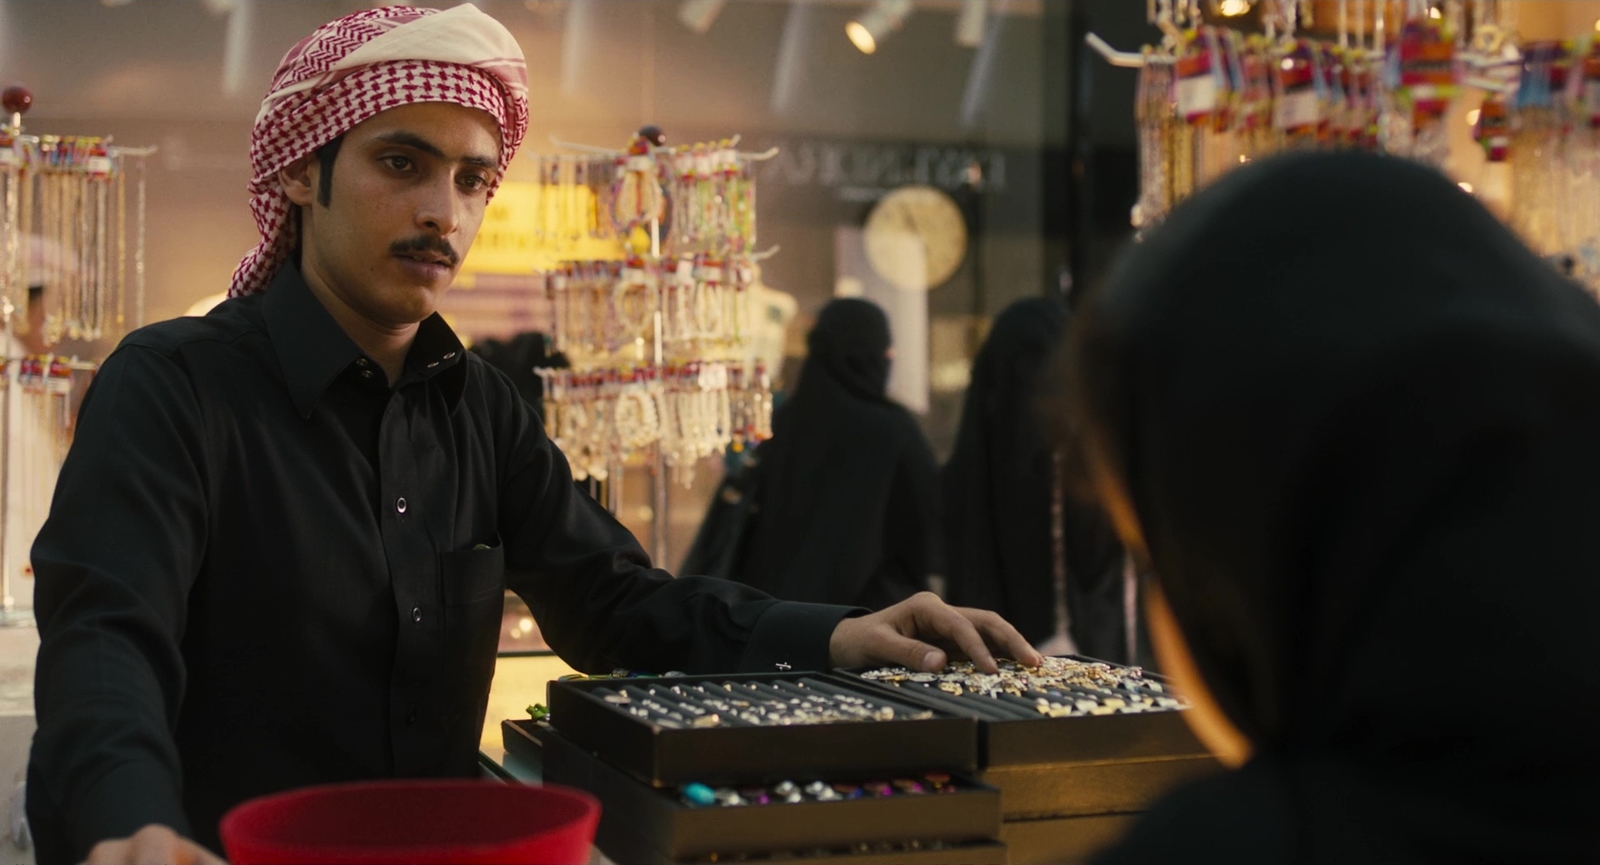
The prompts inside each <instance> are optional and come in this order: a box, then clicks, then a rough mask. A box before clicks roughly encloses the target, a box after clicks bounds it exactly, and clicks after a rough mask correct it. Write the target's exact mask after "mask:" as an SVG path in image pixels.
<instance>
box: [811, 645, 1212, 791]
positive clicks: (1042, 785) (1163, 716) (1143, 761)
mask: <svg viewBox="0 0 1600 865" xmlns="http://www.w3.org/2000/svg"><path fill="white" fill-rule="evenodd" d="M1063 657H1068V658H1072V659H1075V660H1079V661H1089V662H1093V661H1096V659H1094V658H1087V657H1084V656H1081V655H1066V656H1063ZM1112 666H1119V665H1115V664H1113V665H1112ZM835 674H836V675H838V676H840V677H841V678H851V679H854V680H855V681H857V682H859V683H860V684H862V685H863V686H866V687H871V688H876V689H881V690H883V691H886V692H888V693H890V694H894V695H897V696H899V698H900V699H901V700H902V701H903V702H915V703H919V704H921V705H926V706H929V707H937V708H939V709H941V710H943V711H948V712H957V711H960V709H961V707H960V703H961V702H963V701H964V700H965V699H968V698H965V697H952V696H949V695H947V694H945V693H943V692H939V693H937V694H935V695H925V694H924V693H922V691H923V690H924V689H922V688H920V687H919V688H906V687H896V686H894V685H889V684H882V683H879V682H875V681H871V680H868V679H863V678H861V677H860V672H859V671H842V670H841V671H835ZM1145 676H1146V678H1154V679H1158V680H1159V678H1158V677H1156V676H1154V675H1153V674H1149V673H1146V674H1145ZM1183 711H1185V710H1183V709H1169V710H1164V711H1151V712H1141V713H1138V714H1126V715H1124V714H1116V715H1090V716H1083V715H1078V716H1073V717H1065V718H1052V717H1048V716H1045V715H1040V716H1039V717H1038V718H1031V719H1022V718H1018V719H1015V720H997V719H991V718H988V717H983V716H982V715H981V713H979V712H976V711H974V712H972V713H971V715H970V717H972V718H973V719H974V720H975V721H976V722H977V725H978V765H979V767H980V771H979V773H978V774H977V776H976V777H977V779H978V780H979V781H982V782H983V783H985V784H988V785H991V786H993V787H995V788H996V789H998V790H1000V795H1001V813H1002V815H1003V817H1004V819H1005V820H1007V821H1013V820H1036V819H1040V818H1045V817H1051V818H1057V817H1078V816H1085V815H1102V814H1130V813H1138V812H1141V811H1144V810H1146V809H1147V808H1149V807H1150V806H1151V805H1152V804H1154V802H1155V800H1157V799H1159V798H1160V797H1161V796H1162V795H1164V794H1165V793H1166V792H1168V791H1169V790H1171V789H1173V788H1174V787H1176V786H1178V785H1180V784H1182V783H1184V782H1186V781H1189V780H1192V779H1194V778H1198V777H1201V776H1203V775H1206V774H1210V773H1212V772H1215V771H1218V769H1219V768H1220V767H1219V764H1218V763H1217V761H1216V759H1215V758H1214V757H1212V756H1211V754H1210V753H1209V752H1208V751H1206V749H1205V746H1203V745H1201V744H1200V741H1199V740H1198V739H1196V738H1195V737H1194V733H1193V732H1192V731H1190V729H1189V725H1188V723H1187V722H1185V721H1184V719H1183V715H1182V714H1181V713H1182V712H1183Z"/></svg>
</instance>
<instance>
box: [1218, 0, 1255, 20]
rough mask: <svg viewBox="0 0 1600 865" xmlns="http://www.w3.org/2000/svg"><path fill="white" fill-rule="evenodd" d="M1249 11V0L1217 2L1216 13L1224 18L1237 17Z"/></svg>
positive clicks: (1223, 0)
mask: <svg viewBox="0 0 1600 865" xmlns="http://www.w3.org/2000/svg"><path fill="white" fill-rule="evenodd" d="M1249 11H1250V0H1222V2H1221V3H1218V4H1217V14H1218V15H1221V16H1222V17H1224V18H1237V17H1239V16H1240V15H1243V14H1245V13H1246V12H1249Z"/></svg>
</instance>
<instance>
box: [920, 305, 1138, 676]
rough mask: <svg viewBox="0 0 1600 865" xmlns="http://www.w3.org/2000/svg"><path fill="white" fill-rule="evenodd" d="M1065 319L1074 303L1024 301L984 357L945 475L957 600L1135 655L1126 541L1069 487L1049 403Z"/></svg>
mask: <svg viewBox="0 0 1600 865" xmlns="http://www.w3.org/2000/svg"><path fill="white" fill-rule="evenodd" d="M1066 328H1067V306H1066V304H1065V303H1063V302H1061V301H1059V300H1054V299H1046V298H1028V299H1026V300H1019V301H1017V302H1016V303H1013V304H1011V305H1010V306H1008V307H1006V308H1005V310H1004V311H1002V312H1001V313H1000V315H999V316H997V317H996V318H995V320H994V327H993V328H991V329H990V331H989V335H988V337H987V338H986V339H985V340H984V343H983V347H982V348H980V349H979V350H978V356H977V358H976V359H975V360H974V361H973V364H972V384H971V385H970V386H969V387H968V388H967V396H966V403H965V405H963V406H962V411H961V429H960V431H959V433H958V434H957V436H956V446H955V452H954V453H953V454H951V456H950V461H949V462H948V463H946V464H945V466H944V470H943V473H942V476H941V481H942V483H943V493H944V495H943V502H944V543H945V570H946V576H947V579H948V580H949V595H950V597H949V600H950V602H951V603H953V604H958V605H961V606H967V607H978V608H981V609H985V610H994V611H995V612H997V613H999V614H1000V615H1001V616H1002V617H1004V618H1005V619H1006V620H1007V621H1009V622H1011V623H1012V624H1013V625H1015V626H1016V627H1017V630H1018V631H1021V632H1022V635H1023V636H1024V637H1026V638H1027V640H1028V642H1030V643H1032V644H1033V645H1034V646H1035V647H1038V648H1040V649H1041V650H1043V649H1044V648H1049V649H1050V650H1051V651H1053V652H1056V653H1066V652H1074V651H1076V652H1081V653H1083V654H1086V655H1091V656H1093V657H1096V658H1103V659H1105V660H1108V661H1115V662H1118V663H1133V660H1132V659H1131V658H1130V657H1129V649H1128V642H1127V626H1126V624H1125V617H1124V610H1123V565H1124V561H1125V554H1124V552H1123V549H1122V544H1121V543H1120V542H1118V540H1117V538H1116V534H1115V532H1113V531H1112V529H1111V523H1110V521H1108V520H1107V519H1106V517H1105V514H1104V513H1103V512H1102V511H1101V510H1100V508H1099V507H1098V506H1096V505H1094V504H1091V503H1085V502H1082V501H1080V500H1079V499H1078V498H1077V497H1075V496H1073V495H1070V494H1068V493H1067V492H1066V491H1064V490H1063V489H1062V488H1061V484H1060V473H1059V472H1058V470H1057V452H1058V450H1059V448H1057V447H1056V446H1054V445H1053V443H1051V442H1050V441H1049V440H1048V435H1047V431H1046V430H1045V425H1044V418H1043V415H1042V413H1041V412H1040V411H1039V409H1040V403H1041V398H1042V396H1043V394H1042V393H1041V390H1042V387H1043V385H1044V384H1045V379H1046V378H1047V376H1046V372H1047V370H1048V367H1049V362H1050V360H1051V358H1052V357H1054V356H1055V352H1056V350H1057V345H1058V343H1060V341H1061V337H1062V334H1063V332H1064V331H1065V330H1066ZM1058 508H1059V513H1058V512H1057V509H1058ZM1053 517H1054V519H1053ZM1057 520H1059V522H1057ZM1056 531H1059V535H1057V534H1056ZM1061 637H1066V638H1067V639H1066V640H1062V639H1061ZM1069 643H1070V645H1069Z"/></svg>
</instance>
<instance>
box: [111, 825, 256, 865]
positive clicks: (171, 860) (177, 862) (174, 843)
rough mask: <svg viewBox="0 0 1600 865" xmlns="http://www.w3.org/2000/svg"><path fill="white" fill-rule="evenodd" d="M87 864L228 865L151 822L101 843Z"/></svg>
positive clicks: (213, 854)
mask: <svg viewBox="0 0 1600 865" xmlns="http://www.w3.org/2000/svg"><path fill="white" fill-rule="evenodd" d="M85 863H86V865H227V863H226V862H224V861H223V860H222V858H221V857H219V856H217V855H216V854H215V853H212V852H211V851H210V850H207V849H206V848H204V847H201V846H200V845H199V844H196V843H194V842H193V841H190V840H189V839H187V838H185V837H183V836H182V835H179V834H178V833H177V832H175V831H173V830H172V829H170V828H168V827H166V826H162V825H160V824H155V823H152V824H151V825H149V826H146V827H144V828H143V829H140V830H139V831H137V832H135V833H133V834H132V835H131V836H129V837H127V838H115V839H111V840H107V841H101V842H100V843H99V844H96V845H94V849H93V850H90V851H89V858H88V859H87V860H85Z"/></svg>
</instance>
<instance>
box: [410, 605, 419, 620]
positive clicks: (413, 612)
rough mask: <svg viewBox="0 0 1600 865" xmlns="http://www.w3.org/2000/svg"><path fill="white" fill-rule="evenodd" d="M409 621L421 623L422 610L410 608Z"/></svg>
mask: <svg viewBox="0 0 1600 865" xmlns="http://www.w3.org/2000/svg"><path fill="white" fill-rule="evenodd" d="M411 621H413V622H421V621H422V608H421V607H412V608H411Z"/></svg>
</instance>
